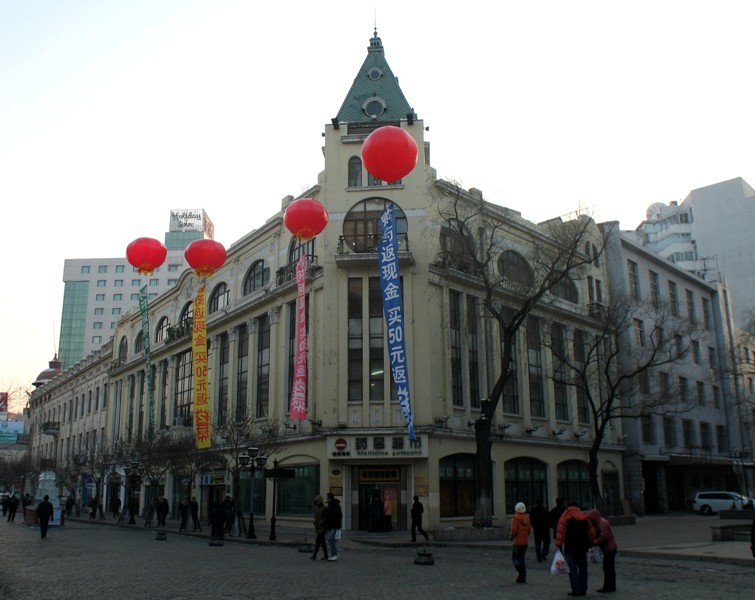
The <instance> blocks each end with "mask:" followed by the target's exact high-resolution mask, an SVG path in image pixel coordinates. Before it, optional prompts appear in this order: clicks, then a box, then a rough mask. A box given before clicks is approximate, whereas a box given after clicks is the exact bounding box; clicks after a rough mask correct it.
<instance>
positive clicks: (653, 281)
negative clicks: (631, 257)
mask: <svg viewBox="0 0 755 600" xmlns="http://www.w3.org/2000/svg"><path fill="white" fill-rule="evenodd" d="M649 276H650V301H651V302H652V303H653V306H655V307H658V306H659V305H660V304H661V284H660V281H659V279H658V273H656V272H655V271H650V272H649Z"/></svg>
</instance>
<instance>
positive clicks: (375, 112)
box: [362, 98, 385, 119]
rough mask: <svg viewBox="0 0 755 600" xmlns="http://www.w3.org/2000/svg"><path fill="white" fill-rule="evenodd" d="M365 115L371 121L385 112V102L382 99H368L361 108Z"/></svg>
mask: <svg viewBox="0 0 755 600" xmlns="http://www.w3.org/2000/svg"><path fill="white" fill-rule="evenodd" d="M362 110H364V112H365V114H366V115H367V116H368V117H372V118H373V119H374V118H376V117H379V116H380V115H382V114H383V113H384V112H385V102H383V99H382V98H369V99H368V100H367V101H366V102H365V103H364V105H363V106H362Z"/></svg>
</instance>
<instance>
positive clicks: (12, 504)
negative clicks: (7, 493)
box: [8, 494, 18, 523]
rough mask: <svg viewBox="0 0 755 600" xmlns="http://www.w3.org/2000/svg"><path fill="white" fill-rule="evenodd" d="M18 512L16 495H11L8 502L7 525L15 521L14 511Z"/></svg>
mask: <svg viewBox="0 0 755 600" xmlns="http://www.w3.org/2000/svg"><path fill="white" fill-rule="evenodd" d="M17 510H18V498H16V494H13V495H12V496H11V497H10V500H8V523H13V522H14V521H15V520H16V511H17Z"/></svg>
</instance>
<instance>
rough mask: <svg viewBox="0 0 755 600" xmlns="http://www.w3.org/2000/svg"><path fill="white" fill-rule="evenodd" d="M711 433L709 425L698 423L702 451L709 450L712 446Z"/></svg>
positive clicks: (703, 422)
mask: <svg viewBox="0 0 755 600" xmlns="http://www.w3.org/2000/svg"><path fill="white" fill-rule="evenodd" d="M712 433H713V432H712V431H711V428H710V423H706V422H705V421H702V422H701V423H700V445H701V446H702V447H703V449H704V450H710V449H711V447H712V446H713V437H712Z"/></svg>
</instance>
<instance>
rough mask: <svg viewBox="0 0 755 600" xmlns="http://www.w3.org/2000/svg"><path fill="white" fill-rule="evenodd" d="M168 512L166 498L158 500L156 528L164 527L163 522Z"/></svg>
mask: <svg viewBox="0 0 755 600" xmlns="http://www.w3.org/2000/svg"><path fill="white" fill-rule="evenodd" d="M169 512H170V505H169V504H168V499H167V498H166V497H164V496H163V497H162V498H160V500H159V502H158V503H157V526H158V527H165V521H166V519H167V518H168V513H169Z"/></svg>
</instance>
